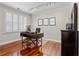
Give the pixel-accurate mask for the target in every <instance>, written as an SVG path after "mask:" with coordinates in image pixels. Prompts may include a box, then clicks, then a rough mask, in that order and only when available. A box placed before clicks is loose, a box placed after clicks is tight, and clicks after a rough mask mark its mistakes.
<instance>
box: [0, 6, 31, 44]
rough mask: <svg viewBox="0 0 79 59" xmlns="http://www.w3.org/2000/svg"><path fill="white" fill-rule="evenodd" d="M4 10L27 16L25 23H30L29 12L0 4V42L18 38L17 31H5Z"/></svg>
mask: <svg viewBox="0 0 79 59" xmlns="http://www.w3.org/2000/svg"><path fill="white" fill-rule="evenodd" d="M6 12H11V13H15V14H18V15H24V16H27V24H30V21H31V15H30V14H27V13H24V12H21V11H18V10H15V9H12V8H10V7H7V6H4V5H0V43H3V42H4V43H5V42H9V41H14V40H17V39H19V38H20V33H19V32H15V33H5V13H6Z"/></svg>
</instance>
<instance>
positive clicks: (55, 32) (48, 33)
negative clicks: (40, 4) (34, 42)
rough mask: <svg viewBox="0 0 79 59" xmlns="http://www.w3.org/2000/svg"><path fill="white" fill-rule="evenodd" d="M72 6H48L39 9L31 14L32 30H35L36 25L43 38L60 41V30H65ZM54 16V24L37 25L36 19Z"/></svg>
mask: <svg viewBox="0 0 79 59" xmlns="http://www.w3.org/2000/svg"><path fill="white" fill-rule="evenodd" d="M71 10H72V6H67V7H62V8H56V9H53V8H50V9H47V10H43V11H39V12H36V13H34V14H32V30H33V31H35V28H36V27H40V28H41V30H42V32H44V38H46V39H52V40H57V41H61V30H65V28H66V23H67V22H70V20H69V18H70V13H71ZM49 17H56V26H38V19H39V18H40V19H43V18H49Z"/></svg>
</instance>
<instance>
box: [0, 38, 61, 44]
mask: <svg viewBox="0 0 79 59" xmlns="http://www.w3.org/2000/svg"><path fill="white" fill-rule="evenodd" d="M18 40H21V39H15V40H11V41H7V42H2V43H0V45H5V44H9V43H12V42H15V41H18ZM43 40H46V41H56V42H60V43H61V40H56V39H49V38H43Z"/></svg>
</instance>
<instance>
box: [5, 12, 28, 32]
mask: <svg viewBox="0 0 79 59" xmlns="http://www.w3.org/2000/svg"><path fill="white" fill-rule="evenodd" d="M5 24H6V32H16V31H26V26H27V18H26V17H25V16H18V15H17V14H11V13H8V12H7V13H6V22H5Z"/></svg>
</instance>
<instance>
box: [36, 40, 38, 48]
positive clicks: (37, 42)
mask: <svg viewBox="0 0 79 59" xmlns="http://www.w3.org/2000/svg"><path fill="white" fill-rule="evenodd" d="M36 47H38V39H36Z"/></svg>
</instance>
